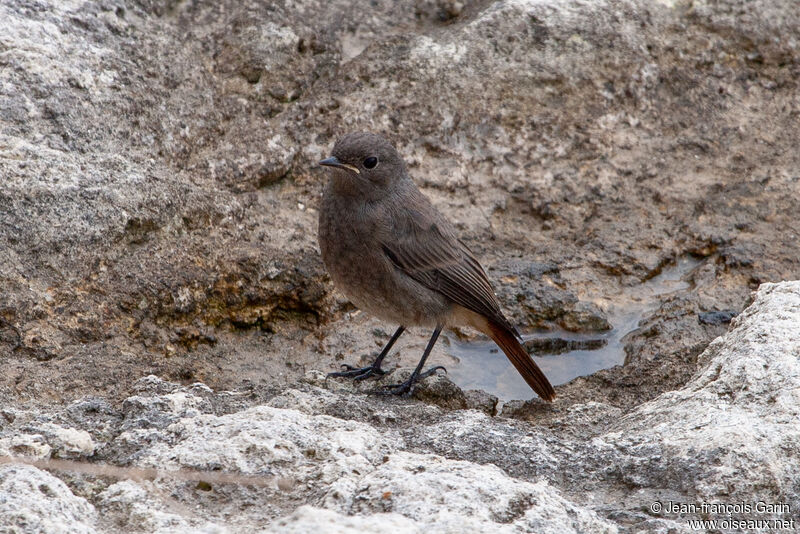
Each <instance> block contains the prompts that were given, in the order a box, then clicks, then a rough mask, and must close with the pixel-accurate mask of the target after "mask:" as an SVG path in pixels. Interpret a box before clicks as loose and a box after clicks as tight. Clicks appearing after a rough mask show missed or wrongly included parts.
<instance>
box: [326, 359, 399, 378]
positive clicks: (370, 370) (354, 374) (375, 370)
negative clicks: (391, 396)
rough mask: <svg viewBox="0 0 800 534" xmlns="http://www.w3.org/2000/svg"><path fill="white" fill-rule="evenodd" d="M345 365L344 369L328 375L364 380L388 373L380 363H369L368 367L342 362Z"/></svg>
mask: <svg viewBox="0 0 800 534" xmlns="http://www.w3.org/2000/svg"><path fill="white" fill-rule="evenodd" d="M342 367H344V369H345V370H344V371H339V372H338V373H328V376H330V377H334V378H340V377H345V378H352V379H353V380H364V379H366V378H369V377H371V376H383V375H385V374H386V371H384V370H383V369H381V366H380V365H375V364H372V365H369V366H367V367H354V366H352V365H348V364H346V363H343V364H342Z"/></svg>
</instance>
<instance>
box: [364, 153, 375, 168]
mask: <svg viewBox="0 0 800 534" xmlns="http://www.w3.org/2000/svg"><path fill="white" fill-rule="evenodd" d="M377 164H378V158H376V157H375V156H370V157H368V158H367V159H365V160H364V167H365V168H367V169H374V168H375V165H377Z"/></svg>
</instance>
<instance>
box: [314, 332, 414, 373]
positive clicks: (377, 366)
mask: <svg viewBox="0 0 800 534" xmlns="http://www.w3.org/2000/svg"><path fill="white" fill-rule="evenodd" d="M405 330H406V327H405V326H401V327H399V328H398V329H397V331H396V332H395V333H394V335H393V336H392V338H391V339H390V340H389V342H388V343H387V344H386V346H385V347H383V350H382V351H381V353H380V354H378V357H377V358H375V361H374V362H372V365H369V366H367V367H354V366H352V365H348V364H346V363H344V364H342V367H344V368H345V370H344V371H340V372H338V373H328V376H334V377H338V376H345V377H352V378H353V380H364V379H365V378H368V377H370V376H373V375H377V376H381V375H385V374H386V371H384V370H383V369H381V363H383V359H384V358H386V355H387V354H389V351H390V350H392V345H394V342H395V341H397V338H399V337H400V335H401V334H402V333H403V332H405Z"/></svg>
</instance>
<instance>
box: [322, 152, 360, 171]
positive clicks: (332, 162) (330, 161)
mask: <svg viewBox="0 0 800 534" xmlns="http://www.w3.org/2000/svg"><path fill="white" fill-rule="evenodd" d="M319 164H320V165H324V166H325V167H339V168H340V169H347V170H348V171H353V172H354V173H356V174H361V171H359V170H358V169H357V168H356V167H353V166H352V165H348V164H347V163H342V162H341V161H339V160H338V159H336V158H335V157H334V156H331V157H329V158H325V159H323V160H322V161H320V162H319Z"/></svg>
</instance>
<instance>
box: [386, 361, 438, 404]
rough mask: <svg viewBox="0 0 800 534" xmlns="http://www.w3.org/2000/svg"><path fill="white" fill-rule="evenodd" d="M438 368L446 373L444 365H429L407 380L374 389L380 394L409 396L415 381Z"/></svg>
mask: <svg viewBox="0 0 800 534" xmlns="http://www.w3.org/2000/svg"><path fill="white" fill-rule="evenodd" d="M439 369H441V370H442V371H444V372H445V373H447V369H445V368H444V366H442V365H437V366H436V367H431V368H430V369H428V370H427V371H425V372H424V373H420V374H419V375H417V376H414V375H411V377H410V378H409V379H408V380H406V381H405V382H401V383H400V384H388V385H386V386H382V388H381V389H379V390H378V391H376V393H379V394H381V395H399V396H401V397H410V396H411V394H412V393H414V386H415V385H416V384H417V382H419V381H420V380H422V379H423V378H428V377H429V376H431V375H432V374H435V373H436V371H438V370H439Z"/></svg>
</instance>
